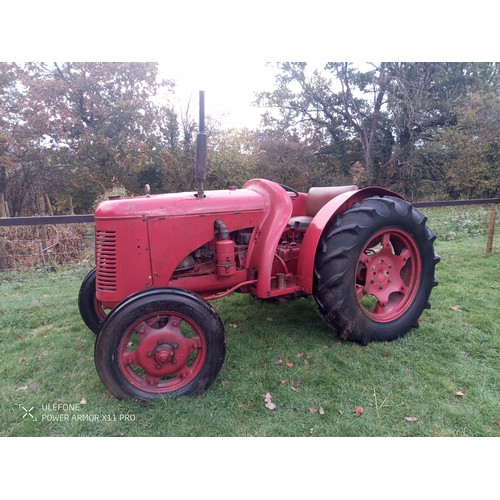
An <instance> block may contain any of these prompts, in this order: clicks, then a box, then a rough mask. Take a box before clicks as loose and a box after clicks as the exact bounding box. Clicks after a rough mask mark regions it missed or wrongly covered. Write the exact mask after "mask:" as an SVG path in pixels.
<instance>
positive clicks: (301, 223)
mask: <svg viewBox="0 0 500 500" xmlns="http://www.w3.org/2000/svg"><path fill="white" fill-rule="evenodd" d="M357 189H358V187H357V186H354V185H350V186H328V187H312V188H311V189H309V191H308V193H307V198H306V215H297V216H295V217H292V218H291V219H290V220H289V221H288V227H289V228H290V229H291V230H292V231H305V230H306V229H307V228H308V227H309V224H310V223H311V221H312V220H313V218H314V216H315V215H316V214H317V213H318V212H319V211H320V210H321V209H322V208H323V207H324V206H325V205H326V204H327V203H328V202H329V201H330V200H332V199H333V198H335V197H336V196H338V195H339V194H342V193H347V192H348V191H356V190H357Z"/></svg>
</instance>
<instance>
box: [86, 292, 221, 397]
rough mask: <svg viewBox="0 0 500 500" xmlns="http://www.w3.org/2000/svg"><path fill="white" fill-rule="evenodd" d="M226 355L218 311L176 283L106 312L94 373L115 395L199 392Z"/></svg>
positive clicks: (183, 394) (99, 338)
mask: <svg viewBox="0 0 500 500" xmlns="http://www.w3.org/2000/svg"><path fill="white" fill-rule="evenodd" d="M224 357H225V333H224V327H223V324H222V322H221V320H220V318H219V316H218V314H217V313H216V311H215V310H214V309H213V308H212V307H211V306H210V305H209V304H208V303H207V302H206V301H205V300H204V299H202V298H201V297H200V296H198V295H196V294H194V293H191V292H187V291H185V290H181V289H176V288H164V289H154V290H148V291H145V292H140V293H138V294H136V295H133V296H131V297H129V298H128V299H126V300H125V301H124V302H123V303H121V304H120V305H118V306H117V307H116V308H115V309H113V311H112V312H111V313H110V315H109V316H108V318H107V319H106V321H105V322H104V324H103V326H102V328H101V331H100V333H99V336H98V337H97V341H96V344H95V364H96V368H97V372H98V374H99V376H100V378H101V380H102V382H103V383H104V385H105V386H106V387H107V388H108V389H109V391H110V392H111V393H112V394H113V395H114V396H116V397H117V398H119V399H124V398H132V399H141V400H146V401H147V400H151V399H156V398H159V397H162V396H195V395H198V394H201V393H202V392H204V391H205V390H207V389H208V387H209V386H210V385H211V384H212V382H213V381H214V379H215V378H216V376H217V374H218V373H219V371H220V369H221V367H222V364H223V361H224Z"/></svg>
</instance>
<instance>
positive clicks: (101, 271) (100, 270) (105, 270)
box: [95, 231, 116, 292]
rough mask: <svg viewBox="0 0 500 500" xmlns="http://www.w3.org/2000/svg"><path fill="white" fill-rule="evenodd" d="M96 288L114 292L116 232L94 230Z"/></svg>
mask: <svg viewBox="0 0 500 500" xmlns="http://www.w3.org/2000/svg"><path fill="white" fill-rule="evenodd" d="M95 244H96V247H95V248H96V279H97V288H98V289H99V290H102V291H103V292H116V232H115V231H96V237H95Z"/></svg>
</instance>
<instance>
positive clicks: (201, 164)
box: [194, 90, 207, 200]
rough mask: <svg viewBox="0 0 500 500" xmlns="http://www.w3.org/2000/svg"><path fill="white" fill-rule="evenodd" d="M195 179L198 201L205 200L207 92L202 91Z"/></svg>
mask: <svg viewBox="0 0 500 500" xmlns="http://www.w3.org/2000/svg"><path fill="white" fill-rule="evenodd" d="M194 171H195V177H196V182H197V183H198V194H197V195H196V196H197V197H198V199H200V200H202V199H203V198H205V195H204V194H203V182H204V181H205V179H206V178H207V134H206V133H205V92H204V91H203V90H200V121H199V129H198V135H197V136H196V163H195V168H194Z"/></svg>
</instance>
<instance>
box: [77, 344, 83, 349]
mask: <svg viewBox="0 0 500 500" xmlns="http://www.w3.org/2000/svg"><path fill="white" fill-rule="evenodd" d="M76 348H77V349H85V346H84V345H82V344H80V345H77V346H76Z"/></svg>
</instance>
